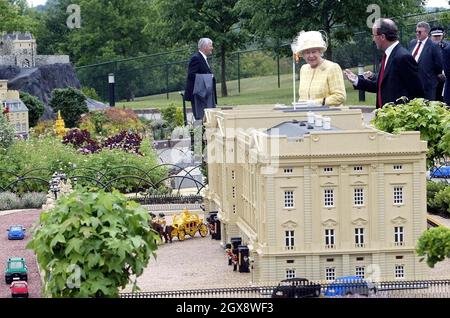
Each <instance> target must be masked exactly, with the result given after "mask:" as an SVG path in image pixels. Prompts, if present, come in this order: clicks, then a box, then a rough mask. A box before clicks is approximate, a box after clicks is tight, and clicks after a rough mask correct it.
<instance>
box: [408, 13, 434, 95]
mask: <svg viewBox="0 0 450 318" xmlns="http://www.w3.org/2000/svg"><path fill="white" fill-rule="evenodd" d="M429 33H430V25H429V24H428V23H427V22H424V21H422V22H419V23H417V25H416V38H417V39H416V40H413V41H411V43H410V44H409V51H410V52H411V54H412V56H413V57H414V59H415V60H416V62H417V64H418V65H419V77H420V80H421V82H422V86H423V90H424V93H425V95H424V97H425V98H426V99H428V100H436V89H437V86H438V82H439V77H441V76H442V55H441V52H440V48H439V46H437V45H436V44H435V43H433V41H432V40H430V39H429V38H428V34H429Z"/></svg>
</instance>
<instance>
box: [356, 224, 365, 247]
mask: <svg viewBox="0 0 450 318" xmlns="http://www.w3.org/2000/svg"><path fill="white" fill-rule="evenodd" d="M355 246H356V247H364V228H362V227H357V228H355Z"/></svg>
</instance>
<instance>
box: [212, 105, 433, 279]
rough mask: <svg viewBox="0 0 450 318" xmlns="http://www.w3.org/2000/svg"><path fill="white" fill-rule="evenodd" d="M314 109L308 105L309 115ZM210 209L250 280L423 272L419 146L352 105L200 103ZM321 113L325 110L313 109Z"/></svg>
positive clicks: (414, 137) (422, 156)
mask: <svg viewBox="0 0 450 318" xmlns="http://www.w3.org/2000/svg"><path fill="white" fill-rule="evenodd" d="M311 112H313V113H314V114H311ZM205 116H206V118H207V121H206V124H205V125H206V128H207V131H206V133H207V141H208V146H207V151H208V178H209V185H208V187H209V188H208V190H207V193H206V198H207V199H208V208H209V211H216V213H217V216H218V219H219V220H220V227H221V233H222V237H221V240H222V244H223V245H225V244H227V243H229V242H233V240H234V239H239V242H241V243H240V244H241V245H243V246H244V247H247V248H248V251H249V257H250V260H251V265H252V272H253V274H252V279H253V280H254V281H256V282H263V281H280V280H282V279H286V278H294V277H305V278H308V279H311V280H326V281H332V280H334V279H336V278H337V277H339V276H347V275H354V276H359V277H365V278H371V279H372V280H412V279H421V278H423V275H424V273H425V272H424V271H425V267H426V265H425V264H424V262H419V257H418V256H417V255H416V254H415V246H416V243H417V241H418V239H419V237H420V235H421V234H422V233H423V232H424V231H425V230H426V164H425V163H426V152H427V145H426V142H425V141H421V140H420V135H419V132H401V133H400V134H398V135H392V134H389V133H385V132H382V131H379V130H377V129H375V128H374V127H372V126H368V125H365V124H364V121H363V119H362V114H361V111H360V110H349V109H342V108H341V109H338V108H335V109H331V108H330V109H321V108H316V109H315V110H311V109H310V110H300V111H299V110H292V109H291V110H290V111H289V110H276V109H267V107H266V108H265V109H264V108H260V109H242V110H220V109H207V110H206V111H205ZM321 116H325V119H324V118H321Z"/></svg>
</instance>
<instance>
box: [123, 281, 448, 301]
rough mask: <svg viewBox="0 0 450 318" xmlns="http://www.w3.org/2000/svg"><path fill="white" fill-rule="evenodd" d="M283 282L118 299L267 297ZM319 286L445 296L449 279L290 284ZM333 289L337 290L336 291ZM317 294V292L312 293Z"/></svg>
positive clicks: (326, 292) (351, 292) (329, 291)
mask: <svg viewBox="0 0 450 318" xmlns="http://www.w3.org/2000/svg"><path fill="white" fill-rule="evenodd" d="M282 285H283V284H273V283H271V284H264V285H259V286H235V287H223V288H206V289H185V290H170V291H149V292H136V293H120V297H121V298H270V297H283V293H282V296H280V295H279V294H278V296H276V292H277V291H283V290H286V288H285V287H286V285H284V286H282ZM317 285H320V294H319V295H318V296H319V297H328V296H330V295H333V297H369V298H449V297H450V279H442V280H410V281H384V282H378V283H367V286H366V287H365V288H367V289H365V288H364V287H361V282H349V283H336V282H325V283H324V282H312V281H309V282H308V283H306V284H299V285H296V286H290V287H292V288H293V289H298V288H308V289H311V288H312V287H314V286H317ZM336 291H337V292H336ZM296 295H297V296H299V295H303V296H312V295H309V294H305V293H303V294H301V293H297V294H296V293H294V292H292V293H285V294H284V297H283V298H289V296H291V297H295V296H296ZM313 295H314V296H317V294H313Z"/></svg>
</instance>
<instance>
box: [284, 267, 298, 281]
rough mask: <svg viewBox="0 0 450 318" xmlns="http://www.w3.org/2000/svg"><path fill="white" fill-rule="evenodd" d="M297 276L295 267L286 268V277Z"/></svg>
mask: <svg viewBox="0 0 450 318" xmlns="http://www.w3.org/2000/svg"><path fill="white" fill-rule="evenodd" d="M295 277H297V275H296V274H295V269H286V279H290V278H295Z"/></svg>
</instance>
